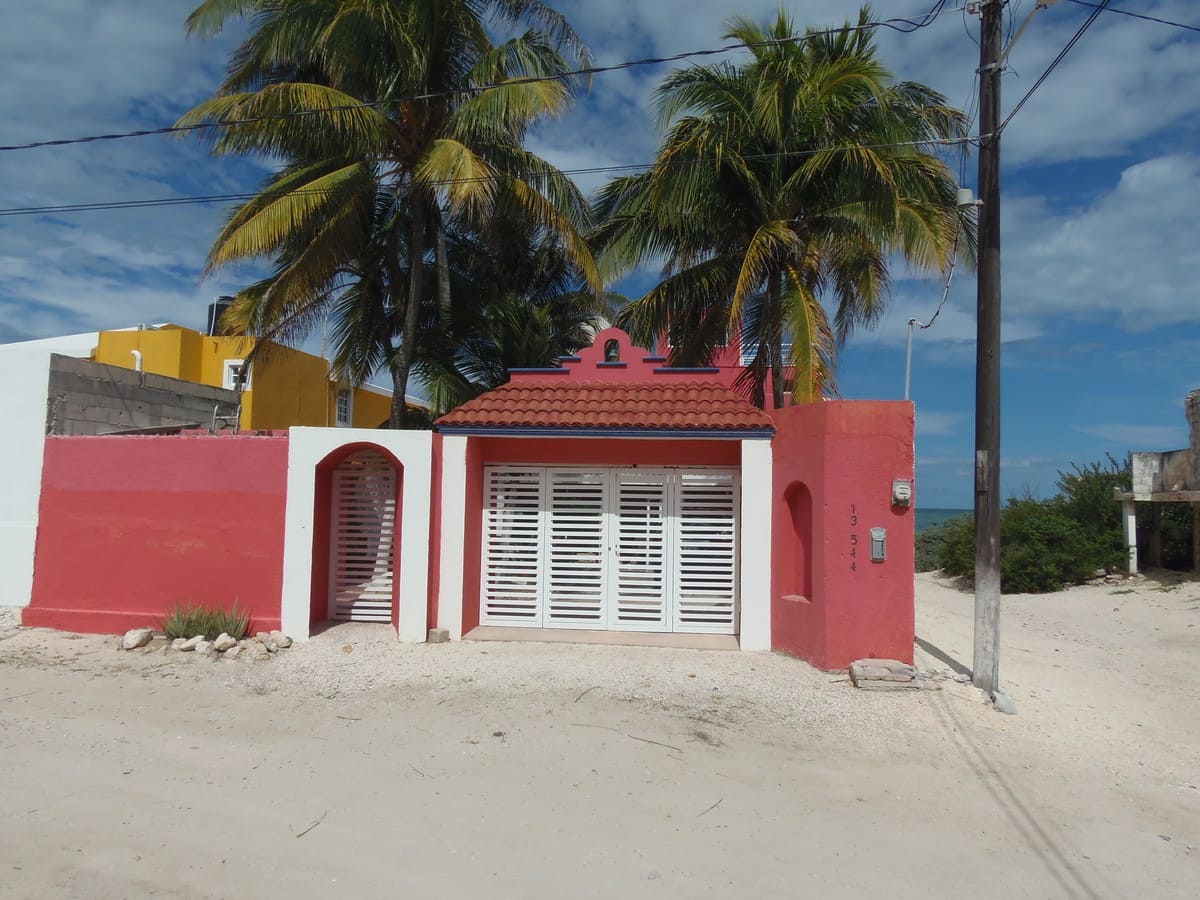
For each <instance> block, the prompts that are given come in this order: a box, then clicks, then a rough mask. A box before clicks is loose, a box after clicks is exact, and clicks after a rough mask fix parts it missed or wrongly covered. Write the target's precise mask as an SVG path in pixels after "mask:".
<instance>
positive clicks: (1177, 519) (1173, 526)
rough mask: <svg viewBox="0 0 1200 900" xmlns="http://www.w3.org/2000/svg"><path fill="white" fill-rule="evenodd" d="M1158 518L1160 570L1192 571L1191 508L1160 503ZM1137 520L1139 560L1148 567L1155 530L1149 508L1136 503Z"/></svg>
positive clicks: (1151, 512)
mask: <svg viewBox="0 0 1200 900" xmlns="http://www.w3.org/2000/svg"><path fill="white" fill-rule="evenodd" d="M1158 515H1159V519H1158V529H1159V533H1160V534H1161V535H1162V564H1163V568H1164V569H1176V570H1182V571H1185V572H1186V571H1189V570H1190V569H1191V568H1192V505H1191V504H1190V503H1160V504H1158ZM1137 517H1138V554H1139V556H1138V558H1139V559H1140V560H1142V561H1143V562H1144V563H1145V564H1146V565H1150V542H1151V540H1152V535H1153V530H1154V514H1153V511H1152V509H1151V505H1150V504H1149V503H1139V504H1138V505H1137Z"/></svg>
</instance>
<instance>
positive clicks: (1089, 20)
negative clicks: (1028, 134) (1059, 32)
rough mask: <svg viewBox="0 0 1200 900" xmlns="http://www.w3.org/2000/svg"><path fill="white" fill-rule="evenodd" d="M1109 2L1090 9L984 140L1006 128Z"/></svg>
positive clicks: (1106, 0) (1103, 1) (1101, 2)
mask: <svg viewBox="0 0 1200 900" xmlns="http://www.w3.org/2000/svg"><path fill="white" fill-rule="evenodd" d="M1109 2H1110V0H1100V3H1099V4H1097V5H1095V6H1094V7H1093V8H1092V12H1091V15H1089V16H1088V17H1087V19H1086V20H1085V21H1084V23H1083V24H1082V25H1080V26H1079V30H1078V31H1076V32H1075V34H1074V35H1072V36H1071V39H1070V40H1069V41H1067V43H1066V45H1065V46H1064V47H1063V48H1062V49H1061V50H1059V51H1058V55H1057V56H1055V57H1054V59H1053V60H1051V62H1050V65H1048V66H1047V67H1046V71H1044V72H1042V74H1041V75H1039V76H1038V79H1037V81H1035V82H1034V83H1033V87H1031V88H1030V89H1029V90H1028V91H1026V93H1025V96H1024V97H1022V98H1021V99H1020V100H1019V101H1017V105H1016V106H1014V107H1013V108H1012V111H1011V112H1010V113H1009V114H1008V115H1007V116H1005V117H1004V121H1002V122H1001V123H1000V125H999V126H998V127H997V128H996V131H995V134H994V135H983V137H986V138H991V137H995V136H997V135H999V134H1000V133H1001V132H1003V131H1004V129H1005V127H1007V125H1008V123H1009V122H1011V121H1012V118H1013V116H1015V115H1016V114H1017V113H1019V112H1020V111H1021V108H1022V107H1023V106H1024V105H1025V104H1026V103H1028V102H1029V99H1030V98H1031V97H1032V96H1033V95H1034V94H1035V93H1037V89H1038V88H1040V87H1041V86H1042V83H1043V82H1044V81H1045V80H1046V79H1047V78H1049V77H1050V73H1051V72H1053V71H1054V70H1055V69H1056V68H1058V64H1059V63H1061V62H1062V61H1063V59H1064V58H1066V55H1067V54H1068V53H1070V52H1071V49H1072V48H1073V47H1074V46H1075V45H1076V44H1077V43H1079V39H1080V38H1081V37H1083V35H1084V32H1086V31H1087V30H1088V29H1089V28H1091V27H1092V23H1093V22H1095V21H1096V19H1097V18H1099V17H1100V13H1102V12H1104V10H1105V9H1107V8H1108V4H1109Z"/></svg>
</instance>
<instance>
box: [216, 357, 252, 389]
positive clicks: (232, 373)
mask: <svg viewBox="0 0 1200 900" xmlns="http://www.w3.org/2000/svg"><path fill="white" fill-rule="evenodd" d="M239 382H241V383H240V384H239ZM221 387H223V388H225V389H226V390H228V391H236V390H239V389H240V390H243V391H248V390H250V368H249V367H248V366H247V365H246V361H245V360H244V359H227V360H225V375H224V377H223V378H222V380H221Z"/></svg>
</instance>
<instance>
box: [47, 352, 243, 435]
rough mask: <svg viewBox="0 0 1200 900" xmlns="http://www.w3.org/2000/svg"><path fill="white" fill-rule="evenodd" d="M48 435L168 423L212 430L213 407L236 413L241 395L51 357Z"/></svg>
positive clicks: (89, 361)
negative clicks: (209, 427) (199, 426)
mask: <svg viewBox="0 0 1200 900" xmlns="http://www.w3.org/2000/svg"><path fill="white" fill-rule="evenodd" d="M49 378H50V380H49V388H48V391H47V399H46V434H54V435H99V434H109V433H112V432H117V431H126V430H129V429H134V428H152V427H157V426H163V425H188V424H191V425H195V424H199V425H202V426H207V425H208V424H209V423H210V422H211V421H212V416H213V407H214V406H218V405H219V406H220V407H221V415H232V414H233V413H234V411H235V410H236V409H237V402H238V399H237V393H236V392H235V391H227V390H223V389H221V388H215V387H209V386H208V385H203V384H195V383H193V382H190V381H180V380H179V379H176V378H167V377H165V376H162V375H153V374H150V373H146V372H135V371H133V370H132V369H122V368H119V367H117V366H108V365H104V364H103V363H96V362H92V361H91V360H88V359H75V358H72V357H69V356H60V355H57V354H55V355H53V356H51V357H50V376H49Z"/></svg>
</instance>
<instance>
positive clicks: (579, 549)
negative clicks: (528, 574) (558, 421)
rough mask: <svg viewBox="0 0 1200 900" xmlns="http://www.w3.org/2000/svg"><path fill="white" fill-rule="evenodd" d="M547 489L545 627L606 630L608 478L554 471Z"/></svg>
mask: <svg viewBox="0 0 1200 900" xmlns="http://www.w3.org/2000/svg"><path fill="white" fill-rule="evenodd" d="M547 490H548V493H549V501H550V502H549V507H550V508H549V511H548V515H547V519H548V521H547V524H546V528H547V531H548V534H547V542H546V543H547V546H546V553H547V555H548V559H547V560H546V603H545V610H546V616H545V624H546V625H547V626H554V627H558V628H603V627H604V625H605V621H604V594H605V581H606V579H605V577H604V576H605V571H604V570H605V556H606V522H605V513H606V511H607V506H608V475H607V473H606V472H587V471H582V470H579V469H551V470H549V472H548V473H547Z"/></svg>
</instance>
